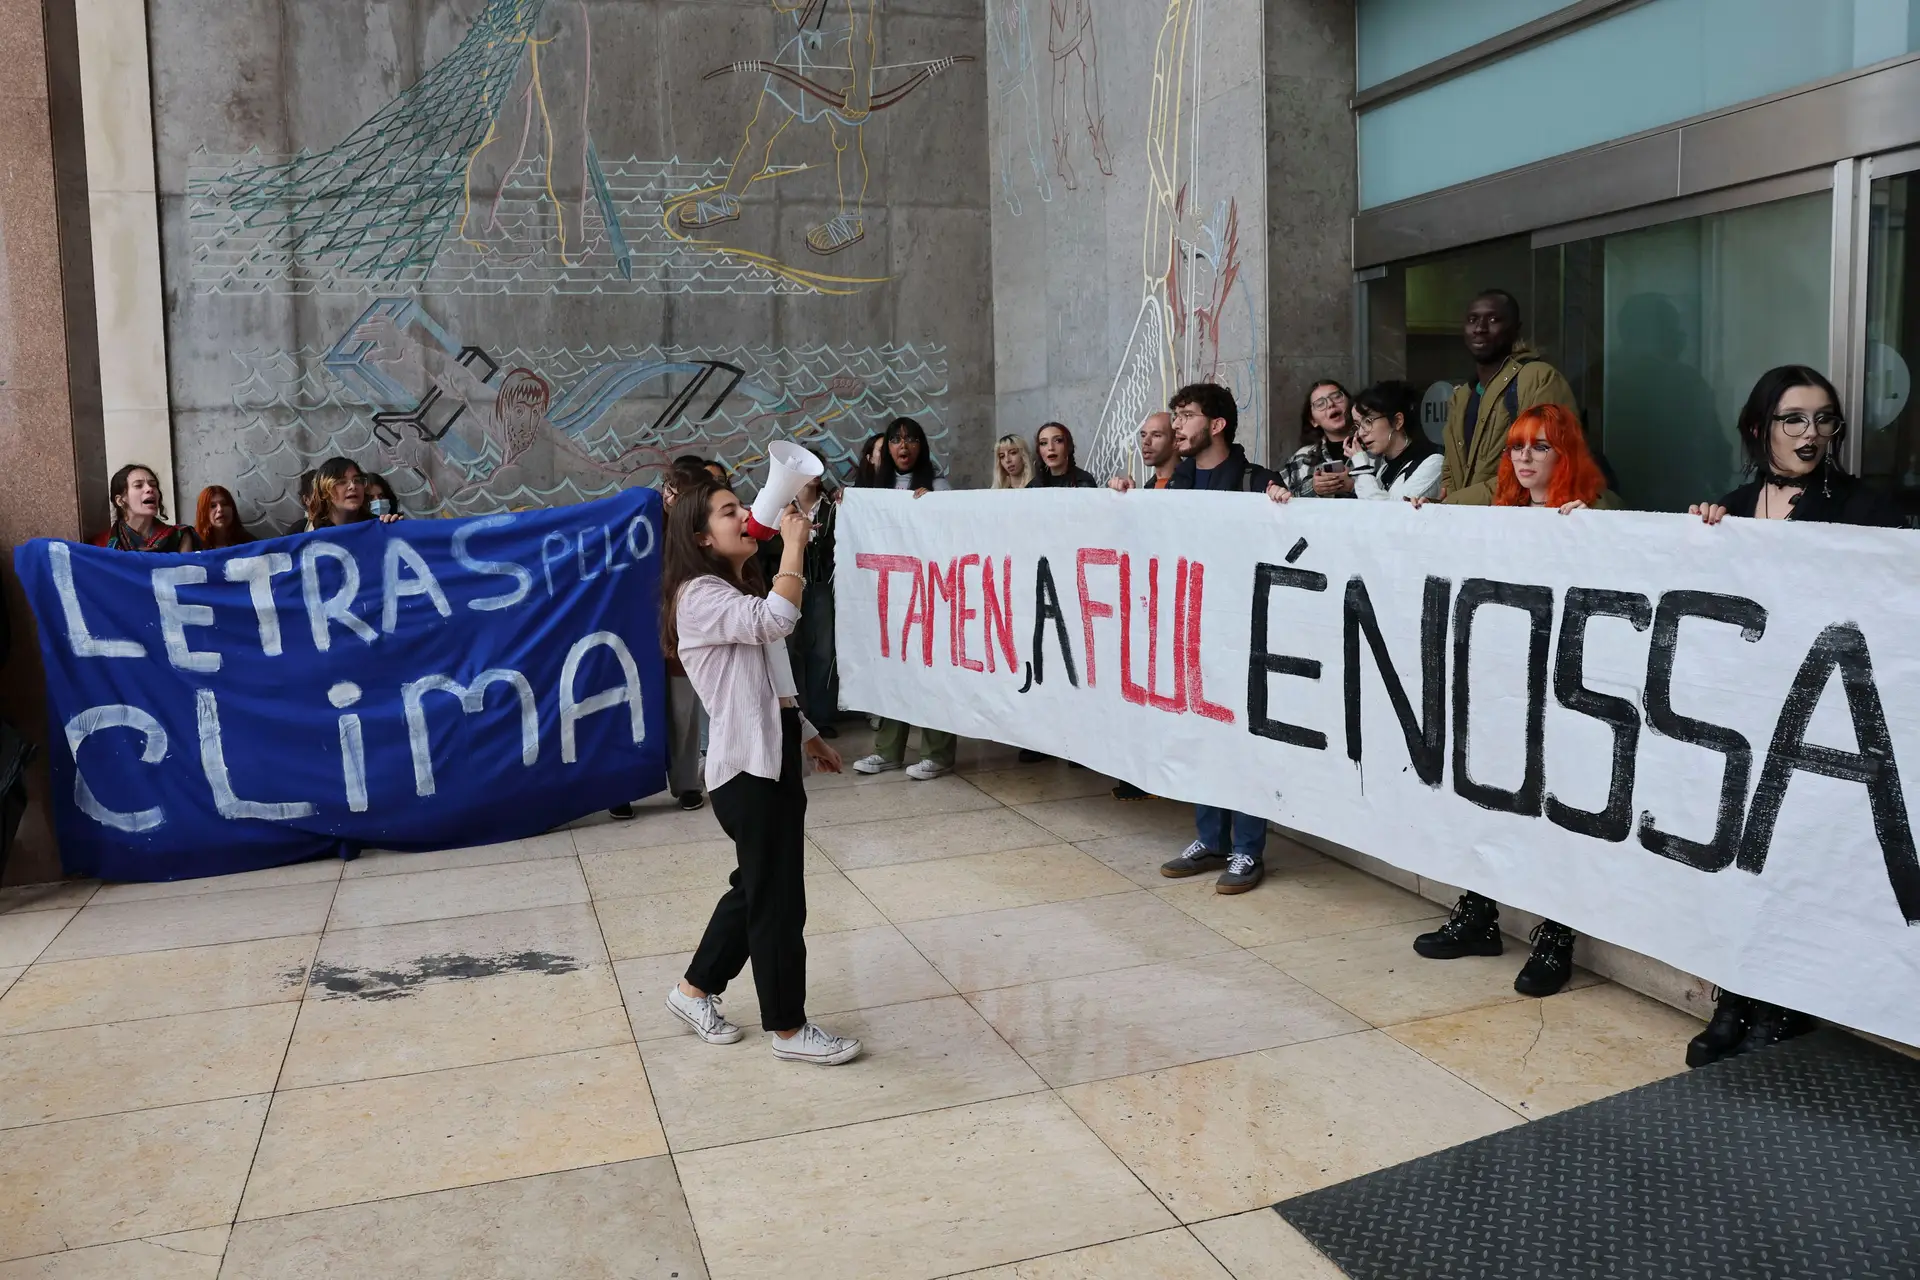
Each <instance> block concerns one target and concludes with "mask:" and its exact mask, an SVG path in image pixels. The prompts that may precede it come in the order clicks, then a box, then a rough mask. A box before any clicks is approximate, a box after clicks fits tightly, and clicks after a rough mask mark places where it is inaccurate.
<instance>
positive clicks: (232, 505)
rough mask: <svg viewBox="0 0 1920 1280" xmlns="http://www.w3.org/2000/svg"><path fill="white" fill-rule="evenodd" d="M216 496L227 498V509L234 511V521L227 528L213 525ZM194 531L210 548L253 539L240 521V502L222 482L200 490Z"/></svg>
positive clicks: (237, 543)
mask: <svg viewBox="0 0 1920 1280" xmlns="http://www.w3.org/2000/svg"><path fill="white" fill-rule="evenodd" d="M216 498H225V499H226V501H227V510H229V511H231V512H233V523H232V524H230V525H228V526H227V527H226V528H225V529H216V528H214V527H213V503H214V499H216ZM193 531H194V532H195V533H196V534H198V535H199V536H200V542H201V545H203V546H205V547H206V548H207V549H208V550H216V549H218V548H220V547H237V546H239V545H240V544H241V543H243V542H252V541H253V535H252V534H251V533H248V532H247V526H245V525H244V524H241V523H240V504H239V503H237V502H235V501H234V500H233V494H232V492H231V491H229V490H228V489H227V487H226V486H225V485H220V484H210V485H208V486H207V487H206V488H204V489H202V490H201V491H200V502H199V504H198V506H197V507H196V509H195V511H194V517H193Z"/></svg>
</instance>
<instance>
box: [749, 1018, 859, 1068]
mask: <svg viewBox="0 0 1920 1280" xmlns="http://www.w3.org/2000/svg"><path fill="white" fill-rule="evenodd" d="M768 1034H769V1036H770V1037H771V1039H772V1040H773V1056H774V1057H776V1058H785V1059H787V1060H788V1061H790V1062H812V1063H816V1064H818V1065H820V1066H823V1067H837V1066H839V1065H840V1064H841V1063H843V1062H851V1061H852V1060H853V1059H854V1058H857V1057H859V1056H860V1042H859V1041H858V1040H855V1039H853V1038H852V1037H851V1036H836V1035H834V1034H833V1033H832V1032H831V1031H828V1030H826V1029H825V1028H823V1027H821V1026H820V1025H819V1024H817V1023H813V1022H809V1023H808V1024H807V1025H806V1026H804V1027H802V1028H800V1030H798V1031H796V1032H795V1033H794V1034H793V1035H791V1036H788V1037H787V1038H786V1039H784V1040H783V1039H781V1038H780V1037H779V1036H777V1035H772V1033H771V1032H769V1033H768Z"/></svg>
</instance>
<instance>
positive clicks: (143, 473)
mask: <svg viewBox="0 0 1920 1280" xmlns="http://www.w3.org/2000/svg"><path fill="white" fill-rule="evenodd" d="M107 500H108V501H109V502H110V503H111V504H112V510H113V519H112V522H111V523H110V524H109V525H108V526H107V531H106V532H105V533H103V534H101V535H100V536H99V537H97V538H95V539H94V540H93V545H94V546H96V547H109V548H111V549H113V550H115V551H161V552H171V551H198V550H199V549H200V538H199V535H198V534H196V533H194V531H193V530H192V529H190V528H188V527H187V526H185V525H171V524H168V523H167V500H166V499H165V498H163V497H161V496H160V477H159V476H158V475H157V474H156V473H155V472H154V469H153V468H152V467H149V466H145V465H143V464H141V463H138V462H129V463H128V464H127V465H126V466H124V467H122V468H120V469H119V470H118V471H116V472H114V473H113V479H112V480H111V481H109V482H108V484H107Z"/></svg>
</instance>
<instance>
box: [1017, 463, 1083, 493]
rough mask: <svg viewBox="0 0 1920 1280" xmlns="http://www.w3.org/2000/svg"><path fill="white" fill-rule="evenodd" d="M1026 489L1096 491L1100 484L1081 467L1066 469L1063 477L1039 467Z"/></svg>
mask: <svg viewBox="0 0 1920 1280" xmlns="http://www.w3.org/2000/svg"><path fill="white" fill-rule="evenodd" d="M1027 487H1028V488H1030V489H1098V488H1099V487H1100V482H1099V481H1098V480H1095V479H1094V478H1093V476H1092V475H1091V474H1089V473H1088V472H1087V471H1086V470H1085V469H1084V468H1082V467H1068V468H1067V474H1065V475H1063V476H1057V475H1055V474H1053V472H1051V471H1049V470H1047V469H1046V468H1045V467H1041V468H1039V469H1038V470H1036V471H1035V472H1034V477H1033V483H1032V484H1030V485H1028V486H1027Z"/></svg>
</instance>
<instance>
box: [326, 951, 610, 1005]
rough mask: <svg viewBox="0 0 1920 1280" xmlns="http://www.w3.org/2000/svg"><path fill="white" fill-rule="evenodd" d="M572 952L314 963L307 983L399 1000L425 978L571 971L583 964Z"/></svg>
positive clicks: (336, 995) (337, 992)
mask: <svg viewBox="0 0 1920 1280" xmlns="http://www.w3.org/2000/svg"><path fill="white" fill-rule="evenodd" d="M585 967H586V965H585V963H584V962H583V961H581V960H578V959H576V958H575V957H573V956H561V955H554V954H553V953H552V952H550V951H513V952H507V953H505V954H502V955H495V956H469V955H440V956H421V957H420V958H419V959H418V960H414V961H411V962H410V963H408V964H405V965H402V966H400V967H399V968H395V969H343V968H341V967H339V966H338V965H330V964H316V965H314V966H313V977H312V978H311V980H310V981H309V983H308V985H309V987H318V988H320V990H321V991H322V992H323V993H324V994H323V995H322V997H321V998H322V999H347V998H352V999H356V1000H399V999H401V998H403V997H405V996H410V995H412V994H413V993H414V991H415V990H416V989H417V988H419V987H421V986H423V985H425V984H426V983H429V982H439V981H449V980H455V979H461V978H491V977H494V976H495V975H497V974H502V973H573V972H575V971H576V970H579V969H583V968H585Z"/></svg>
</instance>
